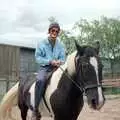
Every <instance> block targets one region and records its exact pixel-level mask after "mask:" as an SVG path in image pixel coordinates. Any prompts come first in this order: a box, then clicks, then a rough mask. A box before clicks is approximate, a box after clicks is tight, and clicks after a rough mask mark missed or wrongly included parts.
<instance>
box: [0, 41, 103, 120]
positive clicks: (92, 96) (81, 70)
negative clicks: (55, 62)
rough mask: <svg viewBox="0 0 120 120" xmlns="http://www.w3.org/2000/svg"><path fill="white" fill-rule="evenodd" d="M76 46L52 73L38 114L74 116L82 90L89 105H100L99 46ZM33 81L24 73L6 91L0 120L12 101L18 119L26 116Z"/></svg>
mask: <svg viewBox="0 0 120 120" xmlns="http://www.w3.org/2000/svg"><path fill="white" fill-rule="evenodd" d="M76 47H77V51H76V52H74V53H72V54H71V55H69V56H68V57H67V60H66V63H65V64H64V65H62V66H60V67H59V68H58V69H57V70H56V71H55V72H54V73H53V74H52V77H51V79H50V82H49V83H48V85H47V87H46V91H45V95H44V97H43V98H44V99H43V100H42V101H41V103H40V106H39V108H40V113H41V117H42V116H45V115H51V116H52V117H53V118H54V120H77V118H78V115H79V113H80V112H81V110H82V108H83V104H84V101H83V93H85V95H86V96H87V102H88V105H89V106H90V108H93V109H95V110H99V109H100V108H101V107H102V106H103V105H104V102H105V99H104V95H103V91H102V84H101V83H102V64H101V61H100V58H99V56H98V52H99V47H98V46H97V47H91V46H80V45H78V44H77V43H76ZM31 80H32V81H31ZM35 83H36V81H33V77H27V78H26V80H22V82H20V83H19V84H16V85H15V86H14V87H13V88H12V89H11V90H10V91H8V93H7V94H6V96H5V97H4V98H3V100H2V102H1V106H0V112H1V114H0V117H1V120H4V118H5V116H6V113H7V112H10V108H11V107H12V106H13V105H16V104H18V106H19V108H20V111H21V117H22V120H26V117H27V111H28V109H29V110H31V108H32V107H34V105H35V94H34V93H35ZM17 96H19V97H18V100H17V99H16V98H17ZM17 101H18V102H17Z"/></svg>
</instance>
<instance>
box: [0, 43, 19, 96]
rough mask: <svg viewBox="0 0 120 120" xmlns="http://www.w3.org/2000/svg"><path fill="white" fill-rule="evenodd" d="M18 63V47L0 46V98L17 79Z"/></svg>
mask: <svg viewBox="0 0 120 120" xmlns="http://www.w3.org/2000/svg"><path fill="white" fill-rule="evenodd" d="M19 63H20V51H19V47H17V46H10V45H0V96H2V95H3V94H4V93H5V92H6V91H8V89H9V88H11V86H13V84H15V82H16V81H17V80H18V79H19Z"/></svg>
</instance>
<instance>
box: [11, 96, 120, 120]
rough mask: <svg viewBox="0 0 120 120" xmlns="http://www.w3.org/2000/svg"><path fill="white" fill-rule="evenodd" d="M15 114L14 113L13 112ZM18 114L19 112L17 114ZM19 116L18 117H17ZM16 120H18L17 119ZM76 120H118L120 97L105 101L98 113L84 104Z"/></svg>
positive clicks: (119, 116) (47, 119) (119, 119)
mask: <svg viewBox="0 0 120 120" xmlns="http://www.w3.org/2000/svg"><path fill="white" fill-rule="evenodd" d="M13 112H14V114H16V111H13ZM17 114H19V112H17ZM17 114H16V115H17ZM17 116H19V115H17ZM17 120H20V119H19V117H18V119H17ZM42 120H53V119H51V118H43V119H42ZM78 120H120V97H119V98H112V97H109V99H107V100H106V103H105V105H104V106H103V108H102V109H101V110H100V111H94V110H92V109H90V108H89V107H88V105H87V104H86V103H85V104H84V107H83V110H82V112H81V113H80V115H79V118H78Z"/></svg>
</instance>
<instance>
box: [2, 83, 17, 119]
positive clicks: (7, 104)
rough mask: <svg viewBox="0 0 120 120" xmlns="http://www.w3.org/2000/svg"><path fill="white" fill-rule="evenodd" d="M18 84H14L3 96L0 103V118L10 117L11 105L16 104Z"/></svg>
mask: <svg viewBox="0 0 120 120" xmlns="http://www.w3.org/2000/svg"><path fill="white" fill-rule="evenodd" d="M18 84H19V83H17V84H15V85H14V86H13V87H12V88H11V89H10V90H9V91H8V92H7V93H6V94H5V96H4V97H3V99H2V101H1V103H0V120H5V119H6V117H9V118H10V115H11V111H12V107H13V106H15V105H17V99H18V97H17V95H18Z"/></svg>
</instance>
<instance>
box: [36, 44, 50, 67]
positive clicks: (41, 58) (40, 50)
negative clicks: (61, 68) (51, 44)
mask: <svg viewBox="0 0 120 120" xmlns="http://www.w3.org/2000/svg"><path fill="white" fill-rule="evenodd" d="M43 46H44V45H42V44H40V43H38V44H37V47H36V51H35V60H36V62H37V63H38V64H40V65H42V66H44V65H49V64H50V61H51V60H50V59H47V58H46V57H45V55H46V53H45V50H44V47H43Z"/></svg>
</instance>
